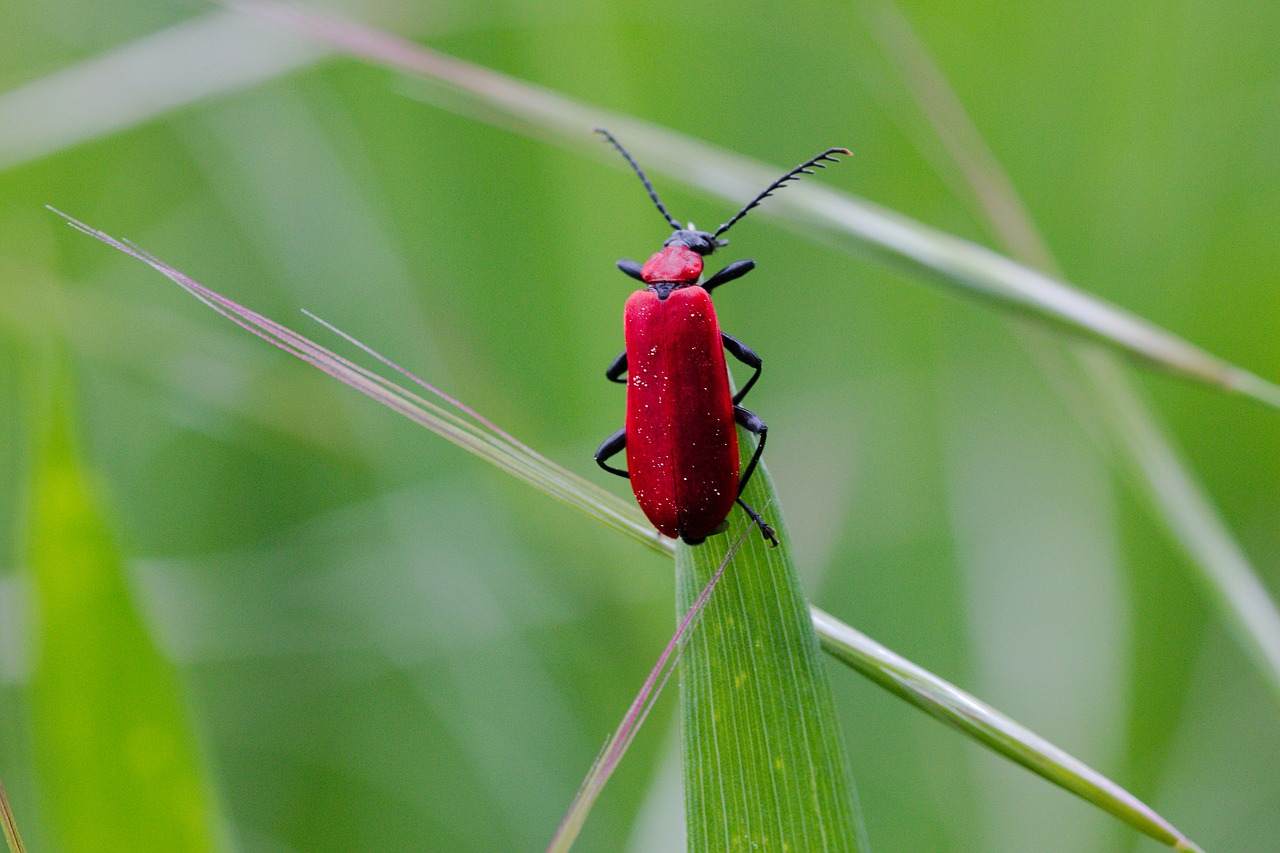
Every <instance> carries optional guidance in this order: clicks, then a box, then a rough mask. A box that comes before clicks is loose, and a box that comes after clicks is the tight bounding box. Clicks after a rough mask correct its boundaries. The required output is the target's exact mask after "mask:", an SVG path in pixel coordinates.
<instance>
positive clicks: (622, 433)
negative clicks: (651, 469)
mask: <svg viewBox="0 0 1280 853" xmlns="http://www.w3.org/2000/svg"><path fill="white" fill-rule="evenodd" d="M626 446H627V428H626V427H623V428H622V429H620V430H618V431H617V432H615V433H614V434H613V435H611V436H609V437H608V438H606V439H605V440H604V443H603V444H601V445H600V447H599V448H597V449H596V464H597V465H599V466H600V467H601V468H603V469H604V470H606V471H608V472H609V473H610V474H617V475H618V476H619V477H625V478H626V479H628V480H630V479H631V475H630V474H629V473H627V472H626V471H623V470H622V469H621V468H614V467H613V466H612V465H610V464H608V463H607V462H606V461H605V460H606V459H612V458H613V457H614V456H617V455H618V454H619V453H621V452H622V451H623V450H624V449H625V448H626Z"/></svg>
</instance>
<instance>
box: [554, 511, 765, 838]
mask: <svg viewBox="0 0 1280 853" xmlns="http://www.w3.org/2000/svg"><path fill="white" fill-rule="evenodd" d="M750 532H751V531H750V530H745V531H743V533H742V535H740V536H739V537H738V538H737V539H736V540H735V541H734V543H733V545H732V546H731V547H730V548H729V553H728V554H726V555H725V558H724V559H723V560H721V561H720V566H719V568H717V569H716V571H715V573H714V574H713V575H712V576H711V579H710V580H708V581H707V583H706V585H704V586H703V587H702V591H701V592H699V593H698V597H697V598H696V599H694V602H693V605H692V606H691V607H690V608H689V610H688V612H686V613H685V615H684V618H683V619H681V620H680V623H679V625H677V626H676V632H675V634H673V635H672V636H671V640H670V642H668V643H667V647H666V648H665V649H663V650H662V654H660V655H659V656H658V661H657V663H655V664H654V665H653V669H652V670H650V672H649V677H648V678H646V679H645V682H644V684H643V685H642V686H641V687H640V692H639V693H637V694H636V698H635V700H634V701H633V702H632V703H631V707H630V708H628V709H627V713H626V714H625V715H624V716H623V718H622V722H621V723H619V724H618V728H617V730H615V731H614V733H613V734H612V735H611V736H610V737H609V739H608V740H607V741H605V744H604V746H603V747H602V748H601V749H600V754H599V755H597V756H596V760H595V761H594V762H593V763H592V765H591V769H590V770H589V771H587V777H586V778H585V779H583V780H582V786H581V787H580V788H579V789H578V793H577V794H576V795H575V796H574V798H573V802H572V803H570V805H569V811H568V812H567V813H566V814H565V816H564V820H562V821H560V826H559V827H557V828H556V832H555V835H554V836H553V837H552V839H551V843H550V844H549V845H548V846H547V853H563V851H567V850H569V849H570V848H571V847H572V846H573V842H574V839H575V838H577V837H578V832H579V831H580V830H581V829H582V825H583V823H585V822H586V819H587V814H588V813H589V812H590V811H591V806H592V805H593V804H594V803H595V800H596V798H597V797H598V796H599V795H600V792H601V791H602V790H604V786H605V784H606V783H607V782H608V781H609V777H610V776H611V775H612V774H613V771H614V770H615V769H616V768H617V766H618V762H620V761H621V760H622V756H623V755H624V754H626V751H627V747H629V746H630V745H631V741H632V740H633V739H634V738H635V736H636V732H638V731H639V730H640V726H641V725H643V724H644V721H645V718H646V717H648V716H649V711H650V709H651V708H653V704H654V702H656V701H657V700H658V696H659V695H660V694H661V693H662V690H663V688H664V687H666V684H667V679H668V678H670V677H671V673H672V672H674V671H675V666H676V664H677V663H678V662H679V661H680V656H681V654H683V652H684V649H685V646H687V645H688V644H689V640H690V639H691V638H692V636H693V632H694V631H695V630H697V627H698V623H699V622H700V621H701V620H702V613H703V611H704V610H706V607H707V602H709V601H710V600H711V593H712V592H713V591H714V590H715V588H716V584H718V583H719V582H720V578H721V577H723V576H724V570H725V568H727V567H728V565H729V564H730V563H731V562H733V555H734V554H736V553H737V551H738V549H739V548H740V547H741V546H742V542H743V540H744V539H745V538H746V536H747V535H748V534H749V533H750Z"/></svg>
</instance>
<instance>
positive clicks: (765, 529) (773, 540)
mask: <svg viewBox="0 0 1280 853" xmlns="http://www.w3.org/2000/svg"><path fill="white" fill-rule="evenodd" d="M738 506H740V507H742V509H743V510H744V511H745V512H746V514H747V515H748V516H750V518H751V520H752V521H754V522H755V525H756V527H759V528H760V535H761V536H763V537H764V538H765V539H768V540H769V544H770V545H772V546H773V547H775V548H777V547H778V533H777V531H776V530H774V529H773V528H772V527H770V526H769V523H768V522H767V521H765V520H764V519H763V518H761V517H760V513H758V512H756V511H755V510H754V509H752V508H751V507H749V506H747V504H746V502H745V501H743V500H742V498H738ZM691 544H692V543H691Z"/></svg>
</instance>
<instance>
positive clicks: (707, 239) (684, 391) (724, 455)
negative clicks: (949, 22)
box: [596, 129, 849, 545]
mask: <svg viewBox="0 0 1280 853" xmlns="http://www.w3.org/2000/svg"><path fill="white" fill-rule="evenodd" d="M597 132H598V133H601V134H603V135H604V137H605V138H606V139H607V140H608V141H609V142H610V143H611V144H612V145H613V146H614V148H616V149H617V150H618V152H619V153H621V154H622V156H623V157H625V158H626V160H627V162H628V163H629V164H631V168H632V169H634V170H635V173H636V175H638V176H639V178H640V181H641V183H643V184H644V187H645V189H646V190H648V192H649V198H651V199H652V200H653V203H654V204H655V205H656V206H657V208H658V211H659V212H660V213H661V214H662V215H663V216H664V217H665V218H666V220H667V222H668V223H670V225H671V226H672V228H674V229H675V231H674V233H672V235H671V236H670V237H669V238H668V239H667V241H666V242H665V243H664V244H663V248H662V250H661V251H659V252H657V253H656V254H654V255H653V256H652V257H651V258H649V260H648V262H647V263H646V264H645V265H644V266H643V267H641V266H640V265H639V264H638V263H636V262H635V261H629V260H622V261H618V268H619V269H620V270H622V271H623V272H624V273H626V274H627V275H629V276H631V277H632V278H635V279H637V280H639V281H641V282H643V283H644V285H645V289H644V290H638V291H636V292H635V293H633V294H631V297H630V298H629V299H628V300H627V305H626V309H625V310H624V312H623V331H624V336H625V338H626V345H627V347H626V349H625V350H624V351H623V352H622V354H621V355H619V356H618V357H617V358H616V359H614V361H613V363H612V364H611V365H610V366H609V368H608V369H607V370H606V371H605V376H606V377H607V378H608V379H610V380H612V381H614V382H624V381H625V382H626V383H627V423H626V426H625V427H624V428H623V429H621V430H619V431H618V432H616V433H614V434H613V435H612V436H610V437H609V438H608V439H606V440H605V441H604V443H603V444H601V445H600V447H599V449H598V450H596V462H597V463H599V465H600V467H601V468H603V469H604V470H606V471H609V472H610V473H613V474H617V475H619V476H622V477H627V478H629V479H630V480H631V487H632V491H633V492H634V493H635V496H636V502H637V503H639V504H640V508H641V509H642V510H643V511H644V514H645V517H647V518H648V519H649V521H650V522H651V523H652V524H653V526H654V527H656V528H657V529H658V530H659V532H661V533H662V534H663V535H666V536H670V537H672V538H679V539H682V540H684V541H685V542H686V543H688V544H690V545H696V544H698V543H700V542H702V541H703V540H704V539H706V537H708V536H710V535H712V534H714V533H719V532H721V531H722V530H724V529H725V528H726V527H727V522H726V519H727V518H728V516H729V513H730V511H731V510H732V509H733V505H734V504H735V503H737V504H738V505H739V506H741V507H742V509H743V510H744V511H745V512H746V513H747V515H748V516H749V517H750V518H751V520H752V521H753V522H754V523H755V524H756V526H757V527H759V529H760V533H761V535H763V536H764V538H765V539H767V540H769V542H771V543H772V544H774V545H777V544H778V540H777V537H776V535H775V533H774V530H773V528H772V527H770V526H769V525H768V524H767V523H766V522H765V521H764V519H763V518H761V517H760V515H759V514H758V513H757V512H756V511H755V510H753V509H752V508H751V507H750V506H748V505H747V504H746V503H744V502H743V501H742V497H741V495H742V490H743V488H745V487H746V485H747V482H748V481H749V480H750V479H751V475H752V473H753V472H754V471H755V468H756V464H757V463H758V462H759V461H760V455H761V453H762V452H763V451H764V446H765V439H766V437H767V435H768V428H767V427H766V426H765V424H764V422H763V421H762V420H760V418H759V417H757V416H756V415H755V414H754V413H752V412H750V411H748V410H747V409H745V408H743V407H742V406H740V405H739V403H740V402H741V401H742V399H743V398H744V397H745V396H746V395H747V393H748V392H749V391H750V390H751V387H752V386H753V385H754V384H755V382H756V380H757V379H759V378H760V371H761V368H762V363H761V361H760V357H759V356H757V355H756V354H755V353H754V352H753V351H752V350H751V348H750V347H748V346H746V345H745V344H743V343H742V342H741V341H739V340H737V339H736V338H733V337H731V336H729V335H726V334H724V333H722V332H721V331H720V325H719V322H718V321H717V319H716V312H715V308H714V307H713V306H712V304H711V291H712V290H714V289H715V288H716V287H718V286H720V285H722V284H725V283H727V282H729V281H732V280H733V279H735V278H739V277H741V276H743V275H745V274H747V273H748V272H750V271H751V270H752V269H753V268H754V267H755V262H754V261H735V262H734V263H731V264H729V265H728V266H726V267H724V268H723V269H721V270H720V271H719V272H717V273H716V274H715V275H713V276H711V278H709V279H707V280H706V281H704V282H699V279H700V278H701V276H702V269H703V260H702V259H703V257H704V256H706V255H710V254H712V253H713V252H715V250H716V249H717V248H720V247H722V246H725V245H727V244H728V241H727V240H722V239H720V235H721V234H723V233H724V232H726V231H728V230H729V228H731V227H732V226H733V225H734V223H736V222H737V221H738V220H740V219H741V218H742V217H743V216H745V215H746V214H747V212H748V211H750V210H751V209H752V208H754V207H755V206H756V205H758V204H759V203H760V202H761V201H763V200H764V199H766V198H768V197H769V195H771V194H772V193H773V191H774V190H777V189H779V188H780V187H782V186H783V185H784V184H785V183H786V182H787V181H791V180H794V179H796V178H797V177H799V176H800V175H802V174H813V172H812V167H815V166H817V167H823V166H824V165H825V163H826V162H836V159H835V157H834V156H833V155H834V154H837V153H841V154H848V153H849V151H848V150H846V149H844V148H829V149H827V150H826V151H824V152H823V153H822V154H819V155H818V156H817V157H814V158H813V159H811V160H807V161H805V162H804V163H802V164H800V165H799V166H797V167H796V168H794V169H792V170H791V171H790V172H787V173H786V174H785V175H783V176H782V177H781V178H779V179H778V180H776V181H774V182H773V183H772V184H770V185H769V186H768V187H766V188H765V189H764V191H763V192H761V193H760V194H759V195H757V196H756V197H755V198H754V199H752V200H751V201H750V202H749V203H748V204H747V205H746V206H745V207H743V208H742V210H740V211H738V213H737V214H735V215H734V216H733V218H731V219H730V220H729V221H728V222H726V223H725V224H723V225H721V226H720V227H719V229H717V230H716V231H715V233H710V232H707V231H699V230H697V229H695V228H694V227H693V225H692V224H691V225H690V226H689V227H688V228H682V227H681V225H680V223H679V222H678V221H676V219H675V217H673V216H672V215H671V214H670V213H669V212H668V211H667V208H666V207H665V206H664V205H663V203H662V201H661V200H660V199H659V198H658V194H657V192H656V191H655V190H654V189H653V186H652V185H651V184H650V183H649V179H648V178H647V177H646V176H645V174H644V171H643V170H642V169H641V168H640V166H639V165H637V163H636V161H635V160H633V159H632V157H631V155H630V154H628V153H627V151H626V149H625V148H623V147H622V145H621V144H619V143H618V141H617V140H616V139H614V138H613V136H612V135H610V134H609V133H608V131H605V130H600V129H597ZM725 350H728V351H729V353H730V354H731V355H733V356H734V357H735V358H737V359H738V360H739V361H741V362H742V363H743V364H745V365H747V366H748V367H751V368H753V369H754V370H755V373H754V374H753V375H752V376H751V378H750V379H749V380H748V381H747V383H746V384H745V385H743V386H742V389H741V390H740V391H738V393H737V394H734V393H733V391H732V387H731V385H730V381H729V371H728V368H727V366H726V365H725V358H724V353H725ZM623 373H626V374H627V379H626V380H623V379H622V378H621V377H622V374H623ZM735 424H736V425H738V426H741V427H743V428H744V429H746V430H747V431H748V432H750V433H752V434H754V435H755V436H757V444H756V447H755V452H754V453H753V455H752V457H751V461H750V462H748V463H747V466H746V469H745V470H742V471H741V472H739V467H740V461H739V457H738V436H737V430H736V429H735ZM624 449H625V450H626V454H627V470H625V471H624V470H621V469H618V468H614V467H613V466H611V465H609V464H608V460H609V459H611V458H612V457H614V456H615V455H617V454H618V453H620V452H622V451H623V450H624Z"/></svg>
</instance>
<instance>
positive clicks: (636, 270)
mask: <svg viewBox="0 0 1280 853" xmlns="http://www.w3.org/2000/svg"><path fill="white" fill-rule="evenodd" d="M618 269H620V270H622V271H623V272H624V273H626V274H627V275H629V276H631V277H632V278H634V279H635V280H636V281H644V277H643V276H642V275H640V270H641V269H642V267H641V266H640V264H639V262H637V261H629V260H627V259H626V258H623V259H622V260H620V261H618Z"/></svg>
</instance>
